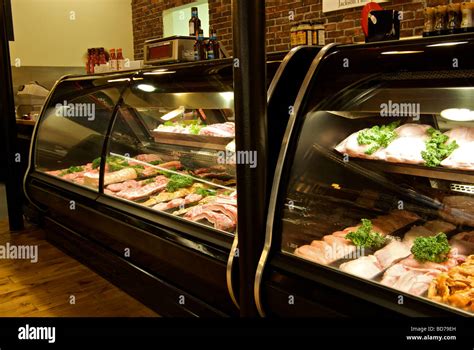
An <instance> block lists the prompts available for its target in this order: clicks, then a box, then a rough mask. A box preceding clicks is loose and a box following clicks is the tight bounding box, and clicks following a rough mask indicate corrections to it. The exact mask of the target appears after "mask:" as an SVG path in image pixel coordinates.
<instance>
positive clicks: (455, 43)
mask: <svg viewBox="0 0 474 350" xmlns="http://www.w3.org/2000/svg"><path fill="white" fill-rule="evenodd" d="M467 43H468V42H467V41H453V42H449V43H439V44H430V45H426V47H442V46H456V45H463V44H467Z"/></svg>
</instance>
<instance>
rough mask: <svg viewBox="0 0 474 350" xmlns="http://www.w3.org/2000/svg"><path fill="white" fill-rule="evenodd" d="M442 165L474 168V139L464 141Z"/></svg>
mask: <svg viewBox="0 0 474 350" xmlns="http://www.w3.org/2000/svg"><path fill="white" fill-rule="evenodd" d="M441 165H442V166H444V167H447V168H451V169H461V170H474V141H471V142H464V143H462V144H461V146H460V147H459V148H457V149H455V150H454V151H453V153H451V155H450V156H449V157H447V158H446V159H445V160H443V161H442V162H441Z"/></svg>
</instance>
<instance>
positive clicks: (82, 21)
mask: <svg viewBox="0 0 474 350" xmlns="http://www.w3.org/2000/svg"><path fill="white" fill-rule="evenodd" d="M12 12H13V26H14V32H15V41H14V42H11V43H10V51H11V55H10V56H11V61H12V65H15V63H18V60H17V59H20V62H19V63H20V64H21V66H50V67H78V66H84V65H85V55H86V54H87V48H90V47H104V48H105V49H106V50H109V49H110V48H118V47H121V48H123V50H124V56H125V57H129V58H130V59H133V31H132V6H131V0H12Z"/></svg>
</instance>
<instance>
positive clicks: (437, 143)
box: [421, 128, 459, 167]
mask: <svg viewBox="0 0 474 350" xmlns="http://www.w3.org/2000/svg"><path fill="white" fill-rule="evenodd" d="M428 134H430V136H431V137H430V139H429V140H428V141H426V150H425V151H422V152H421V156H422V157H423V159H424V160H425V165H426V166H429V167H435V166H438V165H440V164H441V162H442V161H443V160H444V159H445V158H447V157H449V155H450V154H451V153H453V151H454V150H455V149H456V148H458V147H459V145H458V144H457V143H456V141H452V142H451V143H449V144H446V142H447V141H448V139H449V137H448V136H446V135H444V134H443V133H441V131H439V130H436V129H433V128H429V129H428Z"/></svg>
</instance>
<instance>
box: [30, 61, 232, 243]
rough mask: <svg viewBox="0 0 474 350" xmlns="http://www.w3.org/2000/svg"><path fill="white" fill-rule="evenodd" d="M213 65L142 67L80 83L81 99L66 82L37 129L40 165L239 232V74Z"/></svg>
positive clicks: (153, 206) (109, 191)
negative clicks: (206, 71)
mask: <svg viewBox="0 0 474 350" xmlns="http://www.w3.org/2000/svg"><path fill="white" fill-rule="evenodd" d="M213 69H214V70H215V73H214V74H210V75H206V76H204V77H203V76H195V75H192V74H191V71H188V70H186V69H184V70H183V69H182V70H179V72H178V71H174V70H172V69H164V68H162V69H156V70H150V71H145V72H140V73H138V74H136V75H134V76H132V77H121V78H118V79H107V84H111V86H110V85H106V86H105V87H102V88H99V86H96V87H94V88H92V89H91V91H87V92H85V91H84V90H85V88H84V87H81V90H80V93H79V94H78V96H77V97H76V96H75V92H74V91H73V92H72V93H70V94H66V93H65V92H64V88H63V84H61V85H60V86H59V87H57V88H56V90H55V91H60V95H61V96H56V95H54V96H53V98H52V100H51V101H50V103H49V106H50V107H49V108H48V109H47V110H46V113H45V115H44V116H43V118H42V119H41V122H40V125H39V129H38V135H37V146H36V151H37V153H36V157H35V165H36V169H37V170H38V171H39V172H43V173H45V174H48V175H51V176H55V177H57V178H59V179H61V180H65V181H70V182H73V183H74V184H76V185H79V186H82V187H86V188H90V189H92V190H93V191H99V192H101V193H104V194H105V195H107V196H111V197H113V198H116V199H120V200H124V201H128V202H130V203H133V204H135V205H139V206H140V207H142V208H144V209H146V210H150V211H153V212H157V213H160V214H164V215H171V216H174V217H176V218H177V219H178V220H189V221H191V222H194V223H196V224H199V225H206V226H207V227H209V228H213V229H217V230H219V231H222V232H226V233H229V234H231V233H234V232H235V227H236V220H237V197H236V196H237V192H236V180H235V153H234V152H235V141H234V136H235V118H234V113H233V105H234V101H233V88H232V71H231V67H230V66H228V65H225V66H223V67H219V66H213ZM80 82H81V81H80V80H79V81H76V82H75V84H80ZM69 83H70V82H66V84H69ZM183 84H185V85H186V88H185V89H183ZM183 91H186V92H183ZM56 101H59V102H58V103H56ZM112 116H113V118H112ZM104 147H105V148H106V157H105V159H104V160H103V159H102V151H103V148H104ZM101 174H102V176H101Z"/></svg>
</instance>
